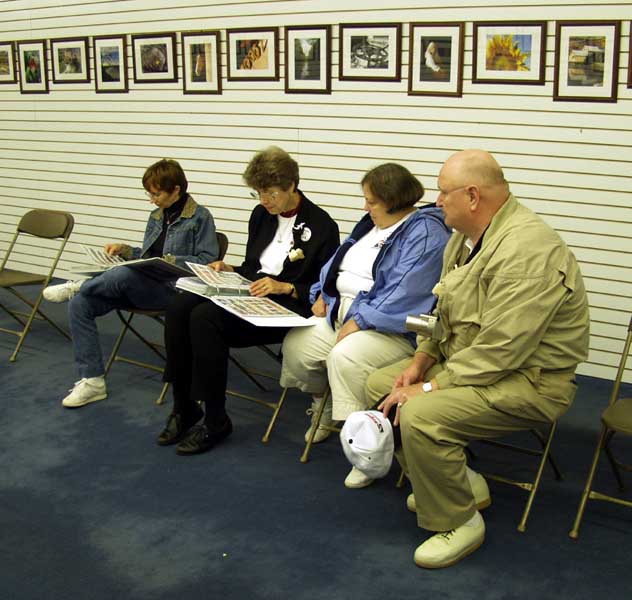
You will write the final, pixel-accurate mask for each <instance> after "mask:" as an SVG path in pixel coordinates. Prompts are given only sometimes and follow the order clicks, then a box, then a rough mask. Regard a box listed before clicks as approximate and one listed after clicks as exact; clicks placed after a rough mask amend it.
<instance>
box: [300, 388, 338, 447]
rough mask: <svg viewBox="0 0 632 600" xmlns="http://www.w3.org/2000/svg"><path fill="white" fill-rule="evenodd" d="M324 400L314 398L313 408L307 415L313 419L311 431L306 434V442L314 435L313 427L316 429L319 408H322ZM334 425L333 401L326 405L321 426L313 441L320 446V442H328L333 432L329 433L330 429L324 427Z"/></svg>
mask: <svg viewBox="0 0 632 600" xmlns="http://www.w3.org/2000/svg"><path fill="white" fill-rule="evenodd" d="M322 400H323V399H322V398H321V397H318V396H313V397H312V406H311V408H308V409H307V411H306V413H305V414H307V415H308V416H310V417H311V418H312V423H311V425H310V426H309V429H308V430H307V431H306V432H305V441H306V442H307V441H308V440H309V436H310V434H311V433H312V427H314V425H315V421H316V415H317V414H318V408H319V407H320V403H321V402H322ZM333 423H334V422H333V420H332V418H331V401H329V402H327V404H326V405H325V409H324V410H323V414H322V416H321V418H320V425H319V426H318V429H317V430H316V434H315V435H314V440H313V443H314V444H318V442H322V441H323V440H326V439H327V438H328V437H329V436H330V435H331V431H329V430H328V429H323V425H328V426H331V425H333Z"/></svg>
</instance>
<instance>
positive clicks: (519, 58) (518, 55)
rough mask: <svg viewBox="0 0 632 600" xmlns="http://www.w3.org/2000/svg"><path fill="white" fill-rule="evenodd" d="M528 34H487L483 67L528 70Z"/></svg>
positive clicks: (529, 62) (529, 51) (497, 69)
mask: <svg viewBox="0 0 632 600" xmlns="http://www.w3.org/2000/svg"><path fill="white" fill-rule="evenodd" d="M531 42H532V40H531V36H530V35H511V34H510V35H488V36H487V45H486V50H485V67H486V68H487V70H488V71H529V70H530V69H531Z"/></svg>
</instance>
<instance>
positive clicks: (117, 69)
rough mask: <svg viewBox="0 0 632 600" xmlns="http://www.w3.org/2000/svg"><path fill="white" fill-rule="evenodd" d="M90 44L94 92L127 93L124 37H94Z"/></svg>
mask: <svg viewBox="0 0 632 600" xmlns="http://www.w3.org/2000/svg"><path fill="white" fill-rule="evenodd" d="M92 42H93V47H94V82H95V85H96V92H97V93H125V92H127V89H128V88H127V44H126V43H125V36H122V35H110V36H101V37H95V38H93V40H92Z"/></svg>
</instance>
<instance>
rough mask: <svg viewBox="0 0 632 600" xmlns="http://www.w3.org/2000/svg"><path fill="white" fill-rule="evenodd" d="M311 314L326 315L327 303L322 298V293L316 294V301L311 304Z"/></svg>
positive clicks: (316, 315)
mask: <svg viewBox="0 0 632 600" xmlns="http://www.w3.org/2000/svg"><path fill="white" fill-rule="evenodd" d="M312 314H313V315H314V316H315V317H324V316H326V315H327V305H326V304H325V300H323V295H322V294H318V298H316V302H314V304H312Z"/></svg>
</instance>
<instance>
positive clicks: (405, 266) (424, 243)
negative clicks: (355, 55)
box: [281, 163, 450, 487]
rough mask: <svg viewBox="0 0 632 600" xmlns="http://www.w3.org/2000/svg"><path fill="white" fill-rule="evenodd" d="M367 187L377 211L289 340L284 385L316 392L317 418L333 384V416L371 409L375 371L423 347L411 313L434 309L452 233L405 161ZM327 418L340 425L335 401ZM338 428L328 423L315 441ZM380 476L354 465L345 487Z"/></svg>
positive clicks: (371, 176)
mask: <svg viewBox="0 0 632 600" xmlns="http://www.w3.org/2000/svg"><path fill="white" fill-rule="evenodd" d="M362 189H363V192H364V197H365V199H366V204H365V210H366V211H367V213H368V214H367V215H365V216H364V217H363V218H362V219H361V220H360V222H359V223H358V224H357V225H356V226H355V227H354V229H353V231H352V232H351V235H350V236H349V237H348V238H347V239H346V240H345V242H344V243H343V244H342V245H341V246H340V248H339V249H338V251H337V252H336V254H335V255H334V256H333V257H332V258H331V260H329V262H328V263H327V264H326V265H325V266H324V267H323V269H322V270H321V272H320V280H319V282H318V283H316V284H315V285H314V286H313V287H312V290H311V300H312V302H314V304H313V306H312V312H313V313H314V315H315V316H314V317H313V319H314V320H315V321H316V324H315V325H314V327H304V328H296V329H294V330H293V331H291V332H290V333H289V334H288V335H287V336H286V338H285V341H284V343H283V369H282V372H281V385H282V386H283V387H298V388H299V389H301V390H303V391H304V392H308V393H310V394H312V397H313V404H312V408H311V409H310V410H309V411H308V413H311V414H312V419H313V415H315V414H316V412H317V409H318V408H319V405H320V403H321V402H322V399H323V396H324V393H325V390H326V388H327V385H329V387H330V389H331V396H332V404H333V419H334V420H336V421H340V420H344V419H346V418H347V417H348V416H349V414H350V413H352V412H354V411H357V410H364V409H366V408H367V400H366V398H365V394H364V384H365V381H366V378H367V377H368V375H369V374H370V373H371V372H373V371H374V370H375V369H377V368H380V367H381V366H384V365H387V364H390V363H392V362H394V361H396V360H400V359H399V358H398V357H402V358H406V357H409V356H412V355H413V352H414V348H415V334H413V333H410V332H407V331H406V328H405V323H406V317H407V316H408V315H410V314H420V313H428V312H430V311H431V309H432V306H433V303H434V296H433V295H432V288H433V286H434V285H435V284H436V283H437V281H438V280H439V275H440V273H441V258H442V255H443V250H444V248H445V245H446V243H447V241H448V238H449V237H450V230H449V228H448V227H446V225H445V224H444V222H443V218H442V213H441V210H440V209H439V208H437V207H436V206H434V205H429V206H425V207H423V208H419V209H418V208H415V206H414V205H415V203H416V202H417V201H418V200H419V199H420V198H421V197H422V196H423V193H424V190H423V186H422V185H421V183H420V182H419V181H418V180H417V179H416V178H415V177H414V176H413V175H412V174H411V173H410V172H409V171H408V170H407V169H405V168H404V167H402V166H401V165H398V164H394V163H387V164H383V165H380V166H379V167H376V168H374V169H372V170H371V171H369V172H368V173H366V175H365V176H364V178H363V179H362ZM321 423H322V424H326V425H331V423H332V409H331V405H329V406H328V407H327V410H326V412H325V413H323V417H322V419H321ZM313 426H314V423H313V422H312V425H311V426H310V428H309V429H308V431H307V433H306V434H305V439H306V440H308V439H309V437H310V435H311V433H312V428H313ZM328 435H329V431H328V430H326V429H321V428H319V429H318V430H317V431H316V432H315V434H314V441H316V442H319V441H322V440H324V439H325V438H326V437H327V436H328ZM370 482H371V480H370V479H369V478H368V477H365V476H364V474H362V473H361V472H359V471H358V470H357V469H355V467H354V469H352V472H351V473H350V474H349V476H348V477H347V479H346V480H345V485H347V487H363V486H364V485H368V484H369V483H370Z"/></svg>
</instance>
